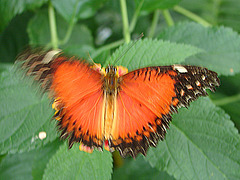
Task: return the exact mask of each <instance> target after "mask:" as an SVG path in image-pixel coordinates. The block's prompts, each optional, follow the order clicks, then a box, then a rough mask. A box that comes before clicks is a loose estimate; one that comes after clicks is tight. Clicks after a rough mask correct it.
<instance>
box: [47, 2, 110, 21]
mask: <svg viewBox="0 0 240 180" xmlns="http://www.w3.org/2000/svg"><path fill="white" fill-rule="evenodd" d="M51 1H52V4H53V6H54V7H55V8H56V10H57V11H58V13H59V14H61V16H62V17H63V18H64V19H65V20H66V21H67V22H70V21H71V20H72V18H73V19H74V21H76V20H77V19H86V18H89V17H91V16H93V15H94V14H95V13H96V11H97V10H98V9H99V8H100V7H101V6H102V5H103V4H104V2H106V0H84V1H82V0H68V1H65V0H51Z"/></svg>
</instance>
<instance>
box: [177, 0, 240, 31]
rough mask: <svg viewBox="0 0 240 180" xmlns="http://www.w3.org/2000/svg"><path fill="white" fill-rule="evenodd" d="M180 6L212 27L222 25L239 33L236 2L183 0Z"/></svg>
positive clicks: (239, 23) (232, 0)
mask: <svg viewBox="0 0 240 180" xmlns="http://www.w3.org/2000/svg"><path fill="white" fill-rule="evenodd" d="M180 6H183V7H184V8H186V9H188V10H189V11H191V12H194V13H196V14H198V15H199V16H200V17H202V18H203V19H206V20H207V21H209V22H210V23H211V24H214V25H224V26H228V27H231V28H233V29H234V30H236V31H238V32H240V22H239V16H240V3H239V1H238V0H221V1H209V0H198V1H193V0H184V1H182V2H181V3H180Z"/></svg>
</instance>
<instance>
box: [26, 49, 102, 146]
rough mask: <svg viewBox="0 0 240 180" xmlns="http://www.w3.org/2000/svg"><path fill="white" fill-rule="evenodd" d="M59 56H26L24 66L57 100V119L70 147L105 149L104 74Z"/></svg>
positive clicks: (46, 54) (62, 135) (55, 105)
mask: <svg viewBox="0 0 240 180" xmlns="http://www.w3.org/2000/svg"><path fill="white" fill-rule="evenodd" d="M57 56H58V52H55V51H49V52H47V53H45V54H43V53H42V52H39V54H31V55H29V56H26V55H25V57H22V59H24V60H25V61H24V63H23V64H22V67H23V68H25V69H27V75H32V76H33V77H34V78H35V80H37V81H39V82H40V83H41V85H42V87H43V88H44V89H45V90H46V91H49V92H50V94H51V95H52V96H53V97H54V99H55V102H54V104H53V107H54V108H55V109H56V110H57V111H56V113H55V115H54V116H55V118H56V119H58V120H59V123H58V125H59V129H60V130H61V131H62V133H61V137H62V138H67V137H69V148H71V147H72V145H73V143H74V142H82V143H83V144H84V145H87V146H89V147H91V148H92V147H100V148H102V145H103V142H102V141H103V140H102V139H103V137H102V109H103V92H102V75H101V74H100V73H99V72H97V71H95V70H93V69H92V68H90V66H89V65H88V64H87V63H85V62H83V61H78V60H76V59H73V58H71V59H69V58H67V57H57Z"/></svg>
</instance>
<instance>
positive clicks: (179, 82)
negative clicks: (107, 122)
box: [110, 65, 219, 157]
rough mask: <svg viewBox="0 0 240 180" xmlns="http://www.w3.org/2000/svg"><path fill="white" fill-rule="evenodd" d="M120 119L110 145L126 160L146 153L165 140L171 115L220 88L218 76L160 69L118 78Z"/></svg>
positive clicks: (185, 68)
mask: <svg viewBox="0 0 240 180" xmlns="http://www.w3.org/2000/svg"><path fill="white" fill-rule="evenodd" d="M119 81H120V90H119V93H118V97H117V118H116V120H115V121H114V124H113V128H112V140H111V142H110V144H111V146H112V147H114V148H115V149H117V150H119V152H120V154H121V155H122V156H123V157H125V156H126V155H127V154H130V155H131V156H133V157H135V156H136V155H137V154H138V153H142V154H144V155H145V154H146V151H147V149H148V148H149V146H156V145H157V143H158V140H159V139H161V140H162V139H163V138H164V136H165V133H166V129H167V128H168V126H169V122H170V121H171V114H172V113H174V112H177V109H178V108H179V107H181V106H184V107H186V106H188V105H189V102H191V101H193V100H195V99H197V98H198V97H199V96H206V95H207V92H206V91H205V89H210V90H212V91H214V90H215V86H219V79H218V78H217V73H215V72H213V71H210V70H208V69H206V68H201V67H195V66H180V65H174V66H160V67H148V68H143V69H139V70H135V71H132V72H130V73H128V74H126V75H123V76H122V77H120V78H119Z"/></svg>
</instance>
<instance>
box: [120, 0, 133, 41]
mask: <svg viewBox="0 0 240 180" xmlns="http://www.w3.org/2000/svg"><path fill="white" fill-rule="evenodd" d="M120 4H121V11H122V21H123V35H124V39H125V42H126V43H129V42H130V40H131V38H130V31H129V23H128V15H127V5H126V0H120Z"/></svg>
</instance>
